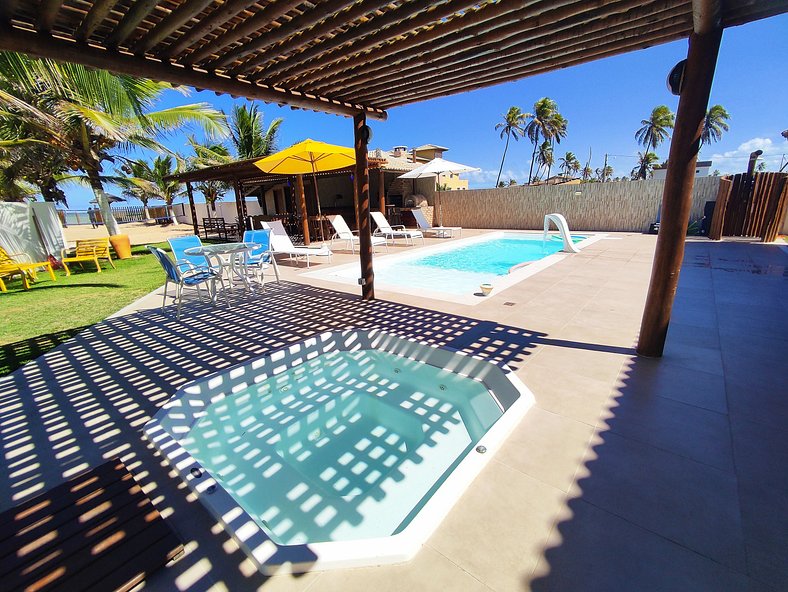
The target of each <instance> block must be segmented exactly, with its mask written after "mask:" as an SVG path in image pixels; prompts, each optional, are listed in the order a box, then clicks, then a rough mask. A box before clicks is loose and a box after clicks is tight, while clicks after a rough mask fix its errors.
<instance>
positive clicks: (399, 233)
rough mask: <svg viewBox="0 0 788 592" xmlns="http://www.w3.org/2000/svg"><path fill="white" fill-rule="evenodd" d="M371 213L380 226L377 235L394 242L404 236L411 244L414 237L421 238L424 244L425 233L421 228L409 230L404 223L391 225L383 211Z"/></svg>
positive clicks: (406, 242) (406, 241) (376, 231)
mask: <svg viewBox="0 0 788 592" xmlns="http://www.w3.org/2000/svg"><path fill="white" fill-rule="evenodd" d="M370 213H371V214H372V219H373V220H374V221H375V224H377V227H378V228H377V230H375V236H382V237H383V238H385V239H386V240H388V239H391V242H392V243H393V242H394V241H395V240H396V239H398V238H404V239H405V244H411V245H412V244H413V239H414V238H420V239H421V243H422V244H424V234H423V233H422V232H421V230H408V229H407V228H405V227H404V226H403V225H402V224H397V225H395V226H391V225H390V224H389V221H388V220H386V216H384V215H383V212H370Z"/></svg>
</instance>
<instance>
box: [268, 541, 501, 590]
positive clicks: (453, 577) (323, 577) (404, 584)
mask: <svg viewBox="0 0 788 592" xmlns="http://www.w3.org/2000/svg"><path fill="white" fill-rule="evenodd" d="M264 590H266V592H267V590H268V588H267V587H266V588H264ZM446 590H463V591H465V590H467V591H468V592H483V591H489V590H490V588H488V587H487V586H485V585H484V584H482V583H481V582H480V581H479V580H477V579H476V578H474V577H473V576H472V575H471V574H469V573H468V572H466V571H465V570H464V569H462V568H461V567H459V566H457V565H456V564H454V563H452V562H451V561H450V560H449V559H447V558H446V557H444V556H443V555H442V554H440V553H439V552H437V551H435V550H434V549H431V548H430V547H428V546H424V547H422V549H421V551H420V552H419V554H418V555H416V557H415V558H413V559H412V560H411V561H409V562H408V563H403V564H400V565H383V566H380V567H363V568H358V569H345V570H337V571H327V572H324V573H322V574H320V575H319V576H318V578H317V579H316V581H315V582H314V583H313V584H312V585H311V586H310V587H309V591H310V592H373V591H374V592H404V591H411V592H433V591H434V592H445V591H446Z"/></svg>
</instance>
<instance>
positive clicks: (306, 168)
mask: <svg viewBox="0 0 788 592" xmlns="http://www.w3.org/2000/svg"><path fill="white" fill-rule="evenodd" d="M355 163H356V152H355V150H353V148H345V147H344V146H336V145H334V144H326V143H325V142H317V141H315V140H304V141H303V142H299V143H298V144H294V145H293V146H290V148H287V149H286V150H282V151H281V152H277V153H276V154H272V155H271V156H266V157H265V158H263V159H260V160H258V161H256V162H255V163H254V164H255V166H256V167H257V168H259V169H260V170H261V171H263V172H264V173H273V174H280V175H304V174H307V173H312V183H313V185H314V188H315V198H316V199H317V213H318V216H319V217H320V218H321V222H320V238H321V239H322V240H324V241H325V237H324V236H323V223H322V217H323V212H322V211H321V209H320V196H319V195H318V192H317V179H316V177H315V173H322V172H324V171H333V170H336V169H343V168H345V167H348V166H350V165H353V164H355Z"/></svg>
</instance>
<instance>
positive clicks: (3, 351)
mask: <svg viewBox="0 0 788 592" xmlns="http://www.w3.org/2000/svg"><path fill="white" fill-rule="evenodd" d="M156 246H159V247H161V248H163V249H165V250H167V251H169V247H168V246H167V243H162V244H158V245H156ZM132 254H133V257H132V258H131V259H126V260H123V261H120V260H115V266H116V267H117V269H112V267H109V266H108V265H107V262H106V261H103V262H102V269H103V271H102V273H96V270H95V267H94V266H93V265H92V264H85V270H84V271H83V270H82V269H80V266H79V264H75V265H72V266H71V267H70V269H71V271H72V274H71V276H70V277H66V272H65V271H63V270H57V271H55V275H56V276H57V281H55V282H53V281H52V280H51V279H50V278H49V274H47V273H39V274H38V281H37V282H35V283H34V284H32V286H31V289H30V290H23V289H22V281H21V280H19V279H17V278H15V279H13V280H8V281H7V282H6V285H7V287H8V292H7V293H0V376H3V375H5V374H8V373H9V372H12V371H14V370H15V369H16V368H18V367H19V366H21V365H22V364H24V363H26V362H28V361H30V360H32V359H35V358H36V357H38V356H40V355H41V354H43V353H46V352H47V351H49V350H50V349H52V348H53V347H55V346H57V345H58V344H60V343H62V342H63V341H65V340H66V339H68V338H70V337H72V336H73V335H76V334H77V333H79V331H81V330H82V329H84V328H85V327H89V326H90V325H93V324H94V323H97V322H98V321H100V320H102V319H104V318H106V317H108V316H109V315H111V314H112V313H114V312H117V311H118V310H120V309H121V308H123V307H124V306H126V305H127V304H130V303H131V302H134V301H135V300H137V299H138V298H140V297H141V296H144V295H145V294H148V293H149V292H151V291H152V290H155V289H156V288H158V287H159V286H161V285H162V284H163V283H164V270H163V269H162V268H161V265H159V262H158V261H156V259H155V258H154V257H153V255H151V254H150V253H149V252H148V251H147V249H145V247H144V246H138V247H134V248H133V249H132ZM108 267H109V268H108Z"/></svg>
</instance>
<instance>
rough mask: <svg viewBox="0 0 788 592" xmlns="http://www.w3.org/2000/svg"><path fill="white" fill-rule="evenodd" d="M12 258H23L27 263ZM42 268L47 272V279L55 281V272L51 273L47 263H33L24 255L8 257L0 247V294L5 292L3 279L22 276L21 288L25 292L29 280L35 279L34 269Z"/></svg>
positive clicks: (49, 265)
mask: <svg viewBox="0 0 788 592" xmlns="http://www.w3.org/2000/svg"><path fill="white" fill-rule="evenodd" d="M14 257H17V258H19V257H24V258H26V259H29V261H18V260H16V259H14ZM39 267H43V268H44V269H46V270H47V271H48V272H49V277H51V278H52V281H55V280H56V278H55V272H54V271H52V265H51V264H50V263H49V261H33V260H32V259H31V258H30V256H29V255H27V254H26V253H12V254H11V255H9V254H8V253H7V252H6V250H5V249H4V248H3V247H0V292H7V291H8V290H7V289H6V287H5V282H4V281H3V278H4V277H13V276H15V275H20V276H22V287H23V288H24V289H25V290H29V289H30V281H29V278H32V279H33V280H35V279H36V269H38V268H39Z"/></svg>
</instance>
